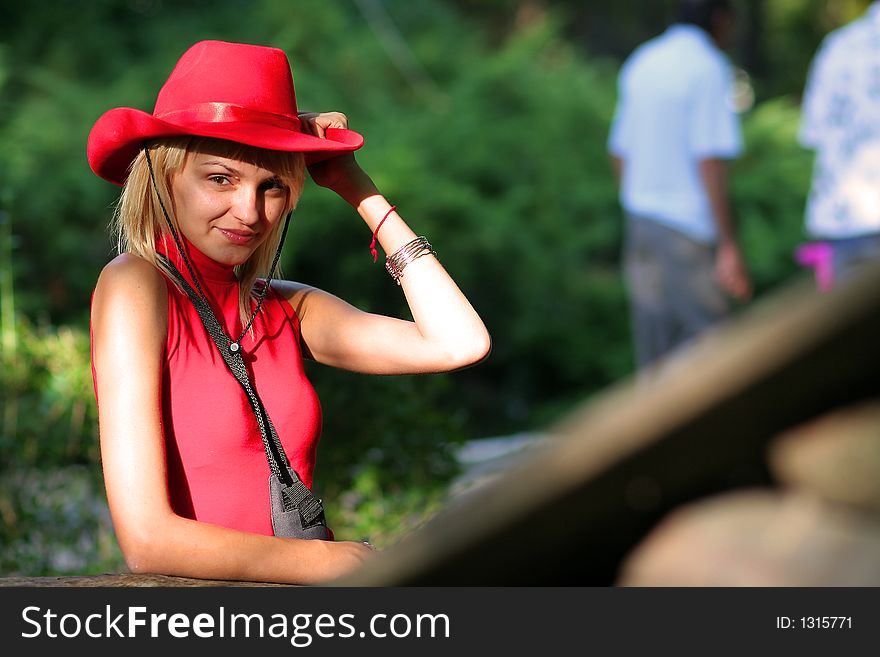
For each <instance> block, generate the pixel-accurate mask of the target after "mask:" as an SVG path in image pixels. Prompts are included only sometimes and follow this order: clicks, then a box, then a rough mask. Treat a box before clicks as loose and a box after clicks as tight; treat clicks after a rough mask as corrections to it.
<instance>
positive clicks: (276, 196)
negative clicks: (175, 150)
mask: <svg viewBox="0 0 880 657" xmlns="http://www.w3.org/2000/svg"><path fill="white" fill-rule="evenodd" d="M171 190H172V195H173V197H174V211H175V214H176V216H177V221H178V224H179V225H180V230H181V231H182V232H183V234H184V236H185V237H186V238H187V239H188V240H189V241H190V242H191V243H192V244H193V245H194V246H195V247H196V248H197V249H198V250H199V251H201V252H202V253H204V254H205V255H206V256H208V257H209V258H211V259H212V260H215V261H217V262H220V263H222V264H226V265H240V264H242V263H243V262H245V261H246V260H247V259H248V258H250V256H251V254H253V252H254V250H256V248H257V247H258V246H259V245H260V244H262V243H263V242H264V241H265V240H266V238H267V237H268V236H269V234H270V233H271V232H272V229H273V228H274V227H275V225H276V224H277V223H278V221H279V219H280V218H281V215H282V213H283V212H284V209H285V206H286V204H287V195H288V190H287V188H286V187H285V186H284V184H283V183H282V182H281V180H280V178H279V177H278V176H277V175H276V173H275V172H274V171H270V170H268V169H264V168H262V167H260V166H258V165H255V164H251V163H249V162H243V161H241V160H236V159H233V158H230V157H225V156H223V155H218V154H216V153H212V152H204V151H193V152H190V153H189V154H188V155H187V156H186V159H185V161H184V165H183V167H182V168H181V169H180V170H179V171H178V172H177V173H176V174H175V175H174V176H173V178H172V182H171Z"/></svg>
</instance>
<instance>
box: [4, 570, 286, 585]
mask: <svg viewBox="0 0 880 657" xmlns="http://www.w3.org/2000/svg"><path fill="white" fill-rule="evenodd" d="M12 586H17V587H37V586H39V587H104V586H114V587H123V588H131V587H155V586H158V587H183V586H186V587H192V586H286V585H284V584H271V583H266V582H234V581H227V580H213V579H194V578H190V577H172V576H169V575H134V574H132V573H107V574H104V575H83V576H72V577H0V587H12Z"/></svg>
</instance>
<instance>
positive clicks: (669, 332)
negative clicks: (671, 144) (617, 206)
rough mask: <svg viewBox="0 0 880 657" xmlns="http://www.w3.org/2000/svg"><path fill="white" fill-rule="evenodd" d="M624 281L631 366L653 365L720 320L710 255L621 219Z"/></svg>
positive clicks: (723, 298)
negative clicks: (632, 355)
mask: <svg viewBox="0 0 880 657" xmlns="http://www.w3.org/2000/svg"><path fill="white" fill-rule="evenodd" d="M623 263H624V278H625V280H626V285H627V289H628V292H629V302H630V319H631V323H632V333H633V342H634V346H635V355H636V363H637V365H638V367H639V368H643V367H645V366H646V365H648V364H650V363H652V362H654V361H655V360H657V359H658V358H659V357H660V356H662V355H664V354H666V353H667V352H669V351H670V350H672V349H673V348H675V347H677V346H679V345H681V344H683V343H685V342H687V341H688V340H691V339H692V338H694V337H696V336H697V335H699V334H700V333H702V332H703V331H705V330H706V329H708V328H709V327H710V326H712V325H713V324H715V323H716V322H718V321H719V320H721V319H722V318H724V317H725V316H726V315H727V314H728V312H729V310H730V301H729V298H728V297H727V295H726V294H725V293H724V291H723V290H722V289H721V288H720V287H719V285H718V284H717V283H716V281H715V250H714V248H713V247H711V246H707V245H705V244H701V243H699V242H695V241H693V240H691V239H689V238H688V237H686V236H685V235H683V234H682V233H680V232H678V231H675V230H672V229H671V228H667V227H666V226H663V225H661V224H658V223H657V222H656V221H652V220H650V219H646V218H641V217H635V216H632V215H627V219H626V237H625V240H624V254H623Z"/></svg>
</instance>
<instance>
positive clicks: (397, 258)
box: [385, 237, 437, 285]
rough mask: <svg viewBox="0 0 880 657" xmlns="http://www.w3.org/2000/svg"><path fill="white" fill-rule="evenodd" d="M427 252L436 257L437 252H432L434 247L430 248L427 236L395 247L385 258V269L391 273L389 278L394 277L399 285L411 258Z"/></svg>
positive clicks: (413, 258) (419, 256)
mask: <svg viewBox="0 0 880 657" xmlns="http://www.w3.org/2000/svg"><path fill="white" fill-rule="evenodd" d="M429 254H430V255H433V256H434V257H437V254H436V253H435V252H434V249H432V248H431V243H430V242H428V240H427V238H425V237H417V238H415V239H414V240H412V241H411V242H407V243H406V244H404V245H403V246H402V247H400V248H399V249H397V251H395V252H394V253H392V254H391V255H390V256H388V257H387V258H385V269H387V270H388V273H389V274H391V278H393V279H394V282H395V283H397V284H398V285H400V279H401V277H402V276H403V270H404V268H405V267H406V266H407V265H408V264H409V263H411V262H412V261H413V260H415V259H417V258H421V257H422V256H424V255H429Z"/></svg>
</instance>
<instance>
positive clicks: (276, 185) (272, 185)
mask: <svg viewBox="0 0 880 657" xmlns="http://www.w3.org/2000/svg"><path fill="white" fill-rule="evenodd" d="M263 189H265V190H266V191H275V190H282V191H283V190H284V183H282V182H281V181H280V180H277V179H275V178H272V179H271V180H267V181H266V182H264V183H263Z"/></svg>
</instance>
